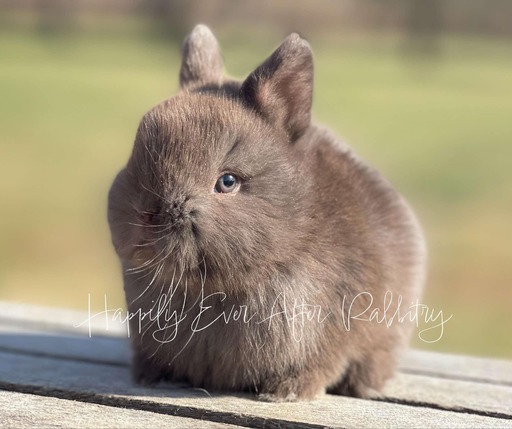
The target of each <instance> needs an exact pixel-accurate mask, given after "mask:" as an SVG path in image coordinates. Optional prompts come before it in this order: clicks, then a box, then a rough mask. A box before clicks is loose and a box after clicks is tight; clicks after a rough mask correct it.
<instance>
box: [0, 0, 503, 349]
mask: <svg viewBox="0 0 512 429" xmlns="http://www.w3.org/2000/svg"><path fill="white" fill-rule="evenodd" d="M511 4H512V2H510V1H499V0H493V1H485V0H481V1H476V0H463V1H460V0H459V1H457V0H451V1H444V2H441V1H434V0H429V1H423V0H407V1H400V0H393V1H389V2H379V1H375V0H373V1H372V0H359V1H356V0H354V1H349V0H345V1H339V2H333V1H328V0H322V1H312V0H310V1H305V0H303V1H293V2H292V1H278V0H274V1H268V0H265V1H261V2H239V1H229V0H215V1H213V0H212V1H209V2H206V1H188V2H185V1H165V0H152V1H146V2H142V1H137V0H130V1H124V2H122V1H112V0H104V1H92V0H89V1H88V0H81V1H76V2H71V1H66V0H61V1H59V0H39V1H37V0H32V1H28V0H24V1H5V0H3V1H0V121H1V122H0V179H1V180H0V201H1V207H2V214H1V216H0V237H1V247H0V256H1V259H0V299H2V300H12V301H22V302H27V303H34V304H42V305H50V306H59V307H72V308H77V309H81V310H86V309H87V297H88V294H89V293H90V294H91V304H92V307H93V309H101V308H102V305H103V299H104V298H103V297H104V295H105V294H106V295H107V297H108V301H109V305H110V306H112V307H118V306H123V305H124V298H123V293H122V283H121V276H120V272H119V266H118V261H117V259H116V257H115V254H114V251H113V249H112V247H111V244H110V237H109V232H108V227H107V223H106V195H107V191H108V188H109V186H110V183H111V181H112V179H113V177H114V175H115V174H116V172H117V171H118V170H119V169H120V168H121V167H122V166H123V164H124V163H125V162H126V160H127V158H128V155H129V152H130V150H131V146H132V142H133V139H134V134H135V130H136V127H137V125H138V121H139V119H140V117H141V116H142V114H143V113H144V112H145V111H147V110H148V109H149V108H151V107H152V106H153V105H154V104H156V103H158V102H159V101H161V100H162V99H164V98H167V97H169V96H171V95H172V94H174V93H175V92H176V90H177V80H178V79H177V78H178V68H179V50H180V45H181V41H182V38H183V36H184V35H185V34H186V33H187V32H188V31H190V30H191V29H192V27H193V26H194V25H195V24H196V23H199V22H202V23H206V24H208V25H210V26H211V28H212V29H213V30H214V32H215V33H216V35H217V37H218V39H219V41H220V43H221V46H222V49H223V53H224V56H225V62H226V69H227V72H228V73H229V74H230V75H232V76H235V77H239V78H242V77H244V76H245V75H247V74H248V73H249V72H250V71H251V70H252V69H253V68H254V67H255V66H257V65H258V64H259V63H260V62H261V61H262V60H263V59H264V58H266V56H267V55H269V54H270V53H271V51H272V50H273V49H274V48H275V47H276V46H277V45H278V44H279V43H280V41H281V39H282V38H283V37H284V36H286V35H287V34H288V33H289V32H291V31H298V32H300V33H301V34H302V35H303V36H305V37H306V38H308V40H309V41H310V43H311V45H312V47H313V50H314V53H315V67H316V70H315V73H316V74H315V95H314V117H315V119H316V120H317V122H320V123H323V124H325V125H328V126H329V127H330V128H332V129H333V130H334V131H335V132H336V133H337V134H338V135H339V136H341V137H343V138H344V139H345V140H347V141H348V142H349V143H350V144H351V146H352V147H354V148H355V150H356V151H357V152H358V153H359V154H360V155H362V156H363V157H364V158H366V159H367V160H368V161H369V162H370V163H371V164H373V165H374V166H376V167H377V168H379V169H380V170H381V171H382V172H383V173H384V175H385V176H386V177H387V178H388V179H390V180H391V181H392V182H393V183H394V184H395V185H396V187H397V188H398V189H399V190H400V191H401V192H402V193H403V194H404V195H405V196H406V197H407V198H408V199H409V201H410V202H411V204H412V205H413V207H414V208H415V210H416V212H417V213H418V215H419V217H420V219H421V220H422V223H423V225H424V229H425V232H426V236H427V239H428V243H429V254H430V264H429V276H428V282H427V287H426V290H425V294H424V297H423V300H422V301H423V302H424V303H425V304H428V305H429V306H430V307H431V308H433V309H436V310H443V312H444V313H445V316H448V315H450V314H453V318H452V320H450V322H448V323H447V325H446V327H445V328H446V329H445V332H444V335H443V337H442V339H441V340H440V341H438V342H436V343H433V344H426V343H423V342H421V341H419V340H417V339H416V340H413V343H414V345H415V346H417V347H420V348H424V349H429V350H443V351H449V352H461V353H468V354H477V355H487V356H499V357H508V358H512V246H511V244H510V240H511V239H512V222H511V219H512V218H511V212H512V186H511V185H512V7H511Z"/></svg>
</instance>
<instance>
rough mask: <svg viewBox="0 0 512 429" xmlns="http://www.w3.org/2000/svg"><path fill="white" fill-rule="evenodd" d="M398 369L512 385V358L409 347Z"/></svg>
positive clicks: (414, 372)
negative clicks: (411, 348) (412, 348)
mask: <svg viewBox="0 0 512 429" xmlns="http://www.w3.org/2000/svg"><path fill="white" fill-rule="evenodd" d="M400 369H401V370H402V371H403V372H408V373H413V374H424V375H433V376H436V377H443V378H455V379H461V380H472V381H483V382H489V383H493V384H504V385H508V386H512V361H509V360H502V359H493V358H480V357H472V356H461V355H452V354H447V353H434V352H427V351H422V350H409V351H408V353H406V354H405V355H404V358H403V360H402V362H401V365H400Z"/></svg>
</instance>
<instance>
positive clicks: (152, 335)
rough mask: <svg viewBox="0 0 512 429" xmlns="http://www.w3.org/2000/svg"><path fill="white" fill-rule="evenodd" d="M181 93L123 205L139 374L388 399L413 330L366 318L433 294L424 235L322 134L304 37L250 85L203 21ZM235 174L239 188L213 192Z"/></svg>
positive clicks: (155, 122) (125, 181)
mask: <svg viewBox="0 0 512 429" xmlns="http://www.w3.org/2000/svg"><path fill="white" fill-rule="evenodd" d="M180 83H181V91H180V92H179V93H178V94H177V95H176V96H175V97H172V98H170V99H168V100H166V101H164V102H163V103H161V104H159V105H158V106H156V107H155V108H153V109H152V110H151V111H149V112H148V113H147V114H146V115H145V116H144V117H143V118H142V121H141V123H140V126H139V129H138V131H137V135H136V139H135V144H134V148H133V152H132V155H131V157H130V159H129V161H128V164H127V166H126V167H125V168H124V169H123V170H122V171H121V172H120V173H119V174H118V176H117V177H116V179H115V181H114V183H113V185H112V188H111V190H110V194H109V207H108V218H109V223H110V228H111V232H112V240H113V243H114V246H115V249H116V251H117V253H118V255H119V257H120V260H121V263H122V267H123V274H124V287H125V293H126V300H127V303H128V308H129V311H130V312H131V313H133V314H134V315H137V317H133V318H132V320H131V336H132V345H133V352H134V357H133V374H134V377H135V379H136V380H137V381H139V382H144V383H154V382H157V381H159V380H160V379H169V380H184V381H188V382H189V383H191V384H192V385H194V386H201V387H205V388H210V389H225V390H247V391H252V392H256V393H258V394H259V395H260V396H261V397H262V398H265V399H269V400H277V401H279V400H301V399H311V398H314V397H315V396H316V395H318V394H319V393H322V392H324V391H325V390H326V389H328V391H330V392H333V393H340V394H348V395H354V396H358V397H367V396H370V395H374V394H377V392H378V391H379V390H380V389H381V388H382V386H383V383H384V382H385V380H386V379H388V378H389V377H390V376H391V375H392V373H393V370H394V367H395V361H396V357H397V352H398V351H399V349H400V348H402V347H403V346H404V345H405V344H406V342H407V339H408V337H409V334H410V330H411V326H410V324H406V323H405V322H404V323H400V322H399V321H398V320H397V321H395V322H394V323H391V325H390V326H389V327H388V326H386V325H385V324H384V323H377V322H378V321H377V320H374V321H371V322H369V321H363V320H357V318H352V319H351V318H350V316H351V315H352V316H357V315H358V314H360V313H363V312H364V310H365V309H366V308H367V307H368V306H369V305H370V300H371V299H373V304H372V306H371V307H370V310H372V309H374V308H381V309H383V307H385V306H386V305H387V306H388V308H387V313H388V314H393V312H394V311H395V310H396V308H397V306H398V302H399V299H400V297H401V299H402V300H403V304H402V306H403V305H409V304H410V302H411V301H413V300H415V299H417V297H418V295H419V293H420V290H421V285H422V282H423V271H424V245H423V239H422V234H421V231H420V228H419V227H418V224H417V221H416V219H415V217H414V215H413V214H412V212H411V210H410V209H409V208H408V206H407V204H406V203H405V202H404V200H403V199H402V197H401V196H400V195H399V194H398V193H397V192H396V191H395V190H394V189H393V188H392V187H391V186H390V185H389V184H388V182H386V181H385V180H384V179H383V178H382V177H381V176H380V175H379V174H378V173H377V172H376V171H375V170H373V169H372V168H370V167H369V166H367V165H366V164H365V163H364V162H362V161H361V160H360V159H359V158H358V157H357V156H356V155H354V153H353V152H352V151H351V149H350V148H349V147H347V146H346V145H344V144H342V143H341V142H339V141H338V140H337V139H336V137H334V136H333V135H332V134H331V133H330V132H328V131H326V130H324V129H322V128H319V127H317V126H316V125H313V124H311V102H312V85H313V61H312V53H311V50H310V47H309V45H308V44H307V42H305V41H304V40H302V39H301V38H300V37H299V36H297V35H291V36H289V37H288V38H286V39H285V40H284V42H283V43H282V44H281V46H279V48H278V49H277V50H276V51H275V52H274V53H273V54H272V56H270V57H269V58H268V59H267V60H266V61H265V62H264V63H263V64H262V65H261V66H260V67H258V68H257V69H256V70H255V71H254V72H253V73H251V74H250V76H249V77H248V78H247V79H246V80H245V81H244V82H242V83H240V82H236V81H230V80H224V79H223V77H222V59H221V56H220V53H219V49H218V45H217V42H216V40H215V38H214V36H213V35H212V33H211V32H210V30H209V29H208V28H207V27H205V26H197V27H196V28H195V29H194V31H193V32H192V33H191V35H190V36H189V37H188V38H187V40H186V41H185V44H184V48H183V59H182V66H181V72H180ZM225 173H231V174H233V175H234V176H236V177H237V178H238V179H239V183H240V187H239V188H238V189H237V191H236V192H232V193H220V192H214V188H215V186H216V181H217V179H218V178H219V177H220V176H222V175H223V174H225ZM386 292H388V295H387V298H386ZM391 294H392V300H390V299H389V298H390V296H391ZM386 303H387V304H386ZM351 304H352V306H350V305H351ZM370 310H368V311H366V312H365V313H364V316H363V315H361V317H359V319H361V318H368V317H369V315H370ZM294 315H295V318H293V316H294ZM140 320H141V323H139V321H140Z"/></svg>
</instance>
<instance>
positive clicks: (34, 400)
mask: <svg viewBox="0 0 512 429" xmlns="http://www.w3.org/2000/svg"><path fill="white" fill-rule="evenodd" d="M0 410H1V411H0V428H16V429H29V428H34V427H44V428H76V429H81V428H83V429H88V428H92V427H94V428H105V429H112V428H127V429H129V428H133V429H139V428H142V427H151V428H162V429H164V428H165V429H168V428H197V427H204V428H207V429H209V428H211V429H215V428H218V429H220V428H226V425H225V424H222V423H215V422H210V421H207V420H201V421H199V420H197V419H190V418H185V417H176V416H170V415H162V414H158V413H153V412H150V411H140V410H131V409H123V408H118V407H109V406H105V405H98V404H91V403H87V402H79V401H71V400H66V399H57V398H52V397H44V396H40V395H30V394H21V393H16V392H8V391H0ZM229 427H232V428H239V427H240V426H231V425H230V426H229Z"/></svg>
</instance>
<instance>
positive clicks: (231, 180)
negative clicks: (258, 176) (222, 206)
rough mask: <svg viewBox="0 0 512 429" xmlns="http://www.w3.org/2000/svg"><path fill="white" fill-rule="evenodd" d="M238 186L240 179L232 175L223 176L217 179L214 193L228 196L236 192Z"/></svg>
mask: <svg viewBox="0 0 512 429" xmlns="http://www.w3.org/2000/svg"><path fill="white" fill-rule="evenodd" d="M239 186H240V179H239V178H238V177H236V176H235V175H233V174H229V173H227V174H223V175H222V176H220V177H219V178H218V179H217V183H216V184H215V192H219V193H222V194H229V193H230V192H234V191H236V190H238V188H239Z"/></svg>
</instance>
